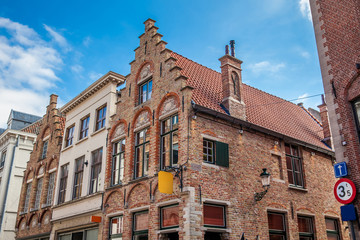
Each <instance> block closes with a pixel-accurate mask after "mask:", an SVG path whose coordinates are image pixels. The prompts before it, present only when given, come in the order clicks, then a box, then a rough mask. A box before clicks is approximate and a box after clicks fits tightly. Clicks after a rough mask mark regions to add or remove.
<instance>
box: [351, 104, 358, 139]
mask: <svg viewBox="0 0 360 240" xmlns="http://www.w3.org/2000/svg"><path fill="white" fill-rule="evenodd" d="M352 105H353V109H354V116H355V123H356V130H357V133H358V137H359V139H360V98H358V99H357V100H355V101H354V102H353V104H352Z"/></svg>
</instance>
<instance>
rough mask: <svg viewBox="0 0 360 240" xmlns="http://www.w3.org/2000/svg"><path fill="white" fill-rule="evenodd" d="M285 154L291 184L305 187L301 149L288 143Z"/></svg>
mask: <svg viewBox="0 0 360 240" xmlns="http://www.w3.org/2000/svg"><path fill="white" fill-rule="evenodd" d="M285 154H286V166H287V173H288V180H289V184H291V185H294V186H296V187H304V179H303V169H302V161H301V157H300V152H299V148H298V147H296V146H294V145H290V144H287V143H286V144H285Z"/></svg>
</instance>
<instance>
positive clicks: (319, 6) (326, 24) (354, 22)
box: [310, 0, 360, 239]
mask: <svg viewBox="0 0 360 240" xmlns="http://www.w3.org/2000/svg"><path fill="white" fill-rule="evenodd" d="M310 6H311V12H312V16H313V23H314V30H315V36H316V43H317V48H318V54H319V60H320V67H321V74H322V79H323V85H324V90H325V97H326V105H327V108H328V112H329V122H330V129H331V133H332V139H333V146H334V149H335V155H336V161H337V162H343V161H345V162H346V163H347V166H348V168H349V178H350V179H351V180H352V181H353V182H354V183H355V186H356V188H357V191H359V190H360V188H359V187H360V144H359V137H360V65H359V63H360V44H359V41H360V2H359V1H357V0H345V1H336V0H327V1H325V0H316V1H315V0H310ZM354 204H355V206H356V208H357V211H358V214H359V211H360V210H359V209H360V208H359V207H360V200H359V199H358V198H355V201H354ZM354 227H355V228H356V237H357V238H356V239H360V233H359V228H358V224H354Z"/></svg>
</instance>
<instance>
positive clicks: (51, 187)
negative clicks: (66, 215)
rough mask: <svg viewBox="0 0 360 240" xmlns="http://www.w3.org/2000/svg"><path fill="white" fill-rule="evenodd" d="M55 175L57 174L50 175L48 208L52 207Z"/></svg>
mask: <svg viewBox="0 0 360 240" xmlns="http://www.w3.org/2000/svg"><path fill="white" fill-rule="evenodd" d="M55 174H56V172H52V173H50V175H49V185H48V188H47V195H46V206H50V205H51V204H52V199H53V195H54V186H55Z"/></svg>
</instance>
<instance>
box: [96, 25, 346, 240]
mask: <svg viewBox="0 0 360 240" xmlns="http://www.w3.org/2000/svg"><path fill="white" fill-rule="evenodd" d="M154 23H155V21H153V20H151V19H148V20H147V21H145V33H144V34H142V35H141V36H140V37H139V38H140V46H139V47H138V48H136V49H135V60H134V61H132V62H131V63H130V64H131V73H130V74H129V75H128V76H127V77H126V87H125V88H124V89H122V90H121V92H120V94H119V98H118V101H117V111H116V114H115V115H114V116H112V117H111V124H110V126H111V129H110V130H109V134H108V144H107V158H106V161H107V164H106V179H105V194H104V198H103V210H102V212H103V218H102V227H103V229H102V239H138V240H140V239H188V240H190V239H191V240H194V239H240V238H241V236H242V234H243V233H245V237H246V238H247V239H256V238H257V237H258V238H257V239H299V236H303V237H308V238H306V239H348V232H347V231H346V230H345V226H343V225H342V223H341V222H340V221H339V204H338V203H337V202H336V200H335V198H334V197H333V193H332V188H333V184H334V183H335V179H334V177H333V169H332V164H333V155H334V153H333V152H332V151H331V150H330V149H329V148H328V147H327V146H326V145H325V144H324V141H325V137H324V134H323V127H322V125H321V123H320V122H319V121H317V120H316V119H315V118H314V117H313V115H312V114H311V113H310V112H308V111H307V110H306V109H304V108H302V107H300V106H297V105H295V104H292V103H290V102H287V101H285V100H283V99H280V98H278V97H275V96H273V95H270V94H268V93H265V92H263V91H260V90H258V89H256V88H253V87H251V86H248V85H245V84H243V83H242V78H241V63H242V61H240V60H239V59H237V58H235V53H234V48H233V47H232V48H231V54H229V52H228V48H227V51H226V54H225V55H224V56H223V57H221V58H220V59H219V60H220V65H221V73H218V72H216V71H213V70H211V69H209V68H206V67H204V66H202V65H200V64H198V63H195V62H193V61H191V60H189V59H187V58H185V57H183V56H181V55H179V54H177V53H175V52H173V51H171V50H169V49H167V48H166V44H167V43H166V42H165V41H163V40H162V35H161V34H160V33H158V32H157V30H158V28H157V27H156V26H155V25H154ZM232 46H233V45H232ZM322 114H326V112H324V111H322ZM171 168H172V169H177V170H179V169H182V170H183V171H182V172H178V176H182V177H183V181H182V182H180V180H179V179H180V178H179V177H176V176H175V172H174V170H170V169H171ZM263 168H267V171H269V172H270V173H271V187H270V188H269V189H268V192H267V193H266V195H265V196H264V197H263V199H262V200H260V201H256V200H255V199H254V193H255V192H258V193H259V192H261V191H262V190H263V189H262V184H261V182H260V177H259V175H260V173H261V172H262V169H263ZM159 170H167V171H169V172H172V173H173V175H174V183H173V188H174V192H173V194H164V193H160V192H159V190H158V173H159ZM179 186H181V188H180V187H179ZM301 239H303V238H301Z"/></svg>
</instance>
